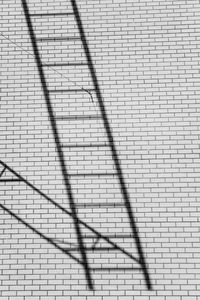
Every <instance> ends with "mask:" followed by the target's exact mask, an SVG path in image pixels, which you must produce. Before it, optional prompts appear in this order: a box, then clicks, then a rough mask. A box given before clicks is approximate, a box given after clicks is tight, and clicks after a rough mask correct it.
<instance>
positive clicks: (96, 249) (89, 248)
mask: <svg viewBox="0 0 200 300" xmlns="http://www.w3.org/2000/svg"><path fill="white" fill-rule="evenodd" d="M63 249H64V250H67V251H78V250H79V248H78V247H75V248H63ZM85 250H86V251H111V250H113V251H117V250H118V251H119V249H118V248H114V247H113V248H112V247H94V248H93V247H85Z"/></svg>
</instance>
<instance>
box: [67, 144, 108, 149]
mask: <svg viewBox="0 0 200 300" xmlns="http://www.w3.org/2000/svg"><path fill="white" fill-rule="evenodd" d="M108 146H109V145H108V144H79V145H77V144H71V145H62V147H63V148H99V147H108Z"/></svg>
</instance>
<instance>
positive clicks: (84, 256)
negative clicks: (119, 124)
mask: <svg viewBox="0 0 200 300" xmlns="http://www.w3.org/2000/svg"><path fill="white" fill-rule="evenodd" d="M21 1H22V7H23V11H24V14H25V19H26V22H27V26H28V31H29V35H30V39H31V43H32V47H33V52H34V56H35V61H36V64H37V69H38V73H39V76H40V81H41V85H42V90H43V94H44V98H45V101H46V107H47V110H48V115H49V120H50V123H51V128H52V132H53V136H54V140H55V145H56V150H57V154H58V158H59V163H60V168H61V172H62V176H63V183H64V186H65V191H66V196H67V198H68V201H69V206H70V213H69V212H67V213H69V214H70V216H71V218H72V219H73V222H74V228H75V232H76V236H77V247H74V248H73V247H72V248H70V249H66V248H65V251H68V252H66V253H68V254H69V253H70V255H72V252H73V251H79V252H80V254H81V262H80V263H81V264H82V266H83V269H84V272H85V276H86V280H87V284H88V287H89V288H90V289H94V282H93V271H94V272H101V271H104V272H106V271H108V272H111V271H113V270H114V271H116V272H117V271H118V270H123V271H126V270H139V271H141V272H142V273H143V276H144V280H145V284H146V287H147V288H148V289H149V290H150V289H151V288H152V286H151V281H150V277H149V273H148V269H147V265H146V262H145V257H144V253H143V249H142V246H141V242H140V239H139V235H138V231H137V228H136V223H135V220H134V217H133V212H132V209H131V204H130V198H129V194H128V190H127V186H126V184H125V180H124V176H123V172H122V167H121V164H120V159H119V157H118V153H117V150H116V146H115V143H114V140H113V134H112V130H111V126H110V123H109V120H108V116H107V112H106V109H105V106H104V101H103V98H102V93H101V90H100V86H99V82H98V79H97V75H96V72H95V68H94V63H93V60H92V57H91V53H90V49H89V47H88V43H87V40H86V35H85V31H84V28H83V24H82V21H81V18H80V14H79V10H78V7H77V4H76V1H75V0H70V1H69V2H70V4H71V9H72V10H71V11H70V12H68V11H66V12H64V11H62V12H60V13H57V12H50V13H49V12H40V13H31V11H30V8H29V4H28V2H27V0H21ZM59 15H60V16H62V17H63V16H64V17H66V18H68V17H71V16H72V17H73V18H74V20H75V24H76V28H77V32H78V36H71V37H69V36H67V37H66V36H60V37H59V36H57V37H56V38H54V37H42V38H41V37H40V36H37V34H36V32H35V29H34V25H33V22H34V20H36V19H37V18H40V19H42V18H43V17H45V18H46V17H48V19H51V17H55V16H57V17H58V16H59ZM40 30H42V27H40ZM55 40H57V41H58V40H59V41H60V42H61V43H62V41H63V40H65V41H71V40H73V41H76V40H79V41H80V42H81V44H82V47H83V52H84V57H85V63H84V65H85V66H86V67H87V68H88V70H89V74H90V78H91V83H92V88H90V89H86V88H80V87H79V88H73V89H66V88H65V89H63V88H62V89H60V88H56V89H52V88H50V87H49V84H48V78H47V77H46V76H45V67H48V66H49V67H50V66H52V65H53V66H59V65H62V66H69V65H70V66H73V65H74V67H75V66H77V65H78V66H79V65H80V66H81V65H82V64H83V63H78V62H74V64H73V63H66V62H62V61H61V60H59V58H58V63H57V64H56V63H54V64H48V65H47V63H46V62H44V61H43V59H42V57H41V53H40V50H39V43H43V42H45V43H46V44H47V45H48V43H52V42H54V41H55ZM47 47H48V46H47ZM83 92H86V93H88V95H89V96H90V99H91V105H93V104H94V98H95V100H96V104H97V106H98V112H97V114H89V115H86V114H84V115H80V114H77V115H76V114H75V115H70V114H68V115H64V116H60V115H58V114H57V113H56V109H54V101H56V100H55V98H54V97H55V95H56V97H57V99H58V98H59V95H63V94H65V95H67V97H69V96H70V95H71V94H75V95H78V94H80V93H83ZM53 98H54V99H53ZM62 111H64V108H63V110H62ZM65 113H68V112H67V111H65ZM91 120H92V121H93V122H94V121H96V122H99V121H100V122H102V124H103V125H102V126H103V132H104V142H100V141H99V140H101V139H100V138H99V139H97V137H96V136H95V134H94V136H93V137H90V140H89V142H87V143H84V142H81V143H80V142H77V143H66V144H65V143H63V141H62V136H61V134H60V130H59V122H60V121H62V122H90V121H91ZM87 128H88V127H87ZM66 149H70V150H74V151H78V150H79V149H83V150H88V149H90V151H91V153H92V154H94V153H95V151H96V152H99V151H100V150H101V149H102V150H103V151H105V150H107V151H110V153H111V155H110V158H109V160H110V161H109V163H111V164H112V166H113V169H114V171H113V170H112V171H109V170H106V171H101V168H100V167H99V166H96V170H97V171H96V172H76V173H74V172H71V171H70V170H69V168H68V160H67V159H66V155H65V151H66ZM4 167H6V165H4ZM7 167H8V166H7ZM99 168H100V170H99ZM16 175H17V176H19V175H18V174H17V173H16ZM74 178H75V179H76V178H84V179H87V178H101V180H103V179H105V180H109V178H111V179H113V178H115V179H116V180H117V184H118V187H119V189H120V193H121V199H122V201H121V202H120V203H119V204H117V203H115V201H112V202H111V201H107V202H106V203H88V204H87V203H83V204H82V206H81V205H78V204H77V200H76V197H75V196H74V195H75V192H74V190H73V185H72V181H73V179H74ZM25 183H26V184H27V182H25ZM85 193H87V191H85ZM48 200H49V199H48ZM53 204H54V205H56V203H53ZM118 205H119V206H120V207H123V208H124V209H125V211H126V214H127V219H128V226H129V227H130V232H131V234H130V235H128V236H126V235H125V234H118V235H117V234H111V233H109V235H108V234H106V235H105V234H102V233H100V232H99V231H97V230H96V229H94V228H93V227H92V226H89V225H87V223H86V222H82V221H81V220H80V218H79V215H78V213H79V210H80V208H81V207H88V208H90V209H92V210H91V215H92V213H93V211H94V210H93V208H94V207H96V208H99V207H102V206H103V207H110V208H112V209H113V210H114V209H115V207H117V206H118ZM94 217H95V216H94ZM116 222H117V220H116ZM83 227H85V228H87V229H88V230H89V232H91V234H88V233H87V234H84V233H83V231H84V229H83ZM126 238H127V239H130V238H131V239H132V240H133V241H134V243H135V247H136V252H137V258H135V257H134V256H133V255H132V254H130V253H129V252H128V251H126V250H125V249H124V248H123V247H121V245H120V243H118V241H119V240H120V239H123V240H124V239H126ZM89 241H90V242H89ZM102 241H104V242H105V243H104V245H102V244H101V242H102ZM54 244H55V245H58V243H56V242H54ZM59 247H60V246H59ZM60 248H62V247H60ZM97 251H98V252H105V253H110V252H112V251H118V252H121V253H123V254H124V255H126V256H127V257H129V258H130V259H132V260H133V261H134V263H135V262H136V263H137V267H132V266H127V265H126V266H124V267H121V268H120V267H110V266H107V265H106V266H105V267H103V266H102V265H100V267H96V268H92V267H91V263H90V253H91V252H97Z"/></svg>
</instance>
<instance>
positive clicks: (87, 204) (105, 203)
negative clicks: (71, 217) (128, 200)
mask: <svg viewBox="0 0 200 300" xmlns="http://www.w3.org/2000/svg"><path fill="white" fill-rule="evenodd" d="M121 206H124V203H115V202H111V203H108V202H102V203H82V204H76V207H85V208H87V207H121Z"/></svg>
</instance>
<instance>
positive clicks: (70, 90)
mask: <svg viewBox="0 0 200 300" xmlns="http://www.w3.org/2000/svg"><path fill="white" fill-rule="evenodd" d="M86 91H88V92H94V91H95V89H87V90H86V89H63V90H58V89H57V90H49V92H50V93H76V92H86Z"/></svg>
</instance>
